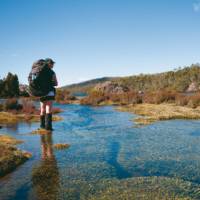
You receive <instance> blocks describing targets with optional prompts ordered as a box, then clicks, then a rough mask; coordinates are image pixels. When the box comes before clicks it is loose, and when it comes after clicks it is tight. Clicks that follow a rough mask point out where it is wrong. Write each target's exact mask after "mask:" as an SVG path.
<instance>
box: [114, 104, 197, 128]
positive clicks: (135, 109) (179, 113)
mask: <svg viewBox="0 0 200 200" xmlns="http://www.w3.org/2000/svg"><path fill="white" fill-rule="evenodd" d="M118 110H120V111H128V112H132V113H134V114H137V115H141V116H142V117H137V118H135V119H134V122H136V123H137V124H139V125H147V124H151V123H153V122H156V121H161V120H171V119H200V107H197V108H195V109H193V108H189V107H183V106H177V105H175V104H135V105H129V106H123V107H118Z"/></svg>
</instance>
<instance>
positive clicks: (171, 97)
mask: <svg viewBox="0 0 200 200" xmlns="http://www.w3.org/2000/svg"><path fill="white" fill-rule="evenodd" d="M176 96H177V93H176V92H173V91H166V90H164V91H157V92H147V93H146V94H145V95H144V99H143V101H144V102H145V103H153V104H161V103H174V102H175V100H176Z"/></svg>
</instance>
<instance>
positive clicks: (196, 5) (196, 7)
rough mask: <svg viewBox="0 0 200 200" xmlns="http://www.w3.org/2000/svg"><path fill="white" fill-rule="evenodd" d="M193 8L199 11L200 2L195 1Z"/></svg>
mask: <svg viewBox="0 0 200 200" xmlns="http://www.w3.org/2000/svg"><path fill="white" fill-rule="evenodd" d="M193 10H194V11H195V12H199V11H200V2H196V3H193Z"/></svg>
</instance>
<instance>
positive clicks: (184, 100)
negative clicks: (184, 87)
mask: <svg viewBox="0 0 200 200" xmlns="http://www.w3.org/2000/svg"><path fill="white" fill-rule="evenodd" d="M188 102H189V97H188V96H185V95H183V94H177V96H176V100H175V103H176V105H178V106H186V105H188Z"/></svg>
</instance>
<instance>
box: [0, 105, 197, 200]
mask: <svg viewBox="0 0 200 200" xmlns="http://www.w3.org/2000/svg"><path fill="white" fill-rule="evenodd" d="M57 106H58V105H57ZM59 107H61V108H62V109H64V110H65V112H63V113H61V116H62V117H63V118H64V120H63V121H61V122H54V127H55V131H54V132H53V134H52V135H49V136H46V137H44V136H39V135H29V134H28V133H30V132H31V131H32V130H35V129H36V128H37V127H38V124H37V123H35V124H32V125H30V124H29V125H28V124H26V123H21V124H19V125H18V126H16V127H7V128H4V129H2V130H1V133H5V132H6V133H9V134H10V135H13V136H14V137H16V138H18V139H22V140H24V141H25V143H23V144H21V145H19V147H20V148H21V149H24V150H27V151H30V152H31V153H32V154H33V157H32V158H31V159H30V160H29V161H27V162H26V163H25V164H23V165H22V166H20V167H19V168H17V170H16V171H15V172H13V173H11V174H9V175H8V176H6V177H4V178H3V179H1V181H0V197H2V198H3V199H6V200H7V199H34V198H36V196H37V198H38V197H40V198H38V199H45V198H46V196H45V195H48V198H50V199H55V198H56V196H57V195H58V194H59V195H60V199H64V195H65V194H64V193H65V192H64V191H65V190H66V188H71V191H73V192H74V191H75V193H77V191H78V189H77V187H78V185H79V184H78V183H81V181H86V182H87V183H90V182H94V181H98V180H102V179H105V178H110V179H111V178H117V179H119V180H121V179H125V178H129V177H139V176H167V177H180V178H182V179H183V180H188V181H191V182H194V183H199V182H200V170H199V169H200V122H199V121H184V120H173V121H163V122H157V123H155V124H152V125H149V126H144V127H141V128H133V123H132V121H131V119H132V118H133V117H134V115H131V114H129V113H125V112H117V111H115V110H114V109H113V108H112V107H89V106H79V105H59ZM55 143H68V144H70V145H71V146H70V148H69V149H66V150H62V151H53V149H52V144H55ZM42 158H43V159H42ZM62 195H63V197H62ZM72 199H73V198H72ZM74 199H78V197H74Z"/></svg>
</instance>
